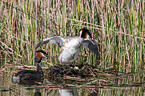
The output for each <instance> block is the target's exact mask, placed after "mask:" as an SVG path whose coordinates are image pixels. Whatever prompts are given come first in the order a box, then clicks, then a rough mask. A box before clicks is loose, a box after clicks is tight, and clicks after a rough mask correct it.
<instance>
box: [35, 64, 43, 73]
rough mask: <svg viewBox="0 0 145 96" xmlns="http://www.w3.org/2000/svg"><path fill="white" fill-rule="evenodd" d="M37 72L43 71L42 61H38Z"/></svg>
mask: <svg viewBox="0 0 145 96" xmlns="http://www.w3.org/2000/svg"><path fill="white" fill-rule="evenodd" d="M36 68H37V72H43V71H42V68H41V64H40V63H36Z"/></svg>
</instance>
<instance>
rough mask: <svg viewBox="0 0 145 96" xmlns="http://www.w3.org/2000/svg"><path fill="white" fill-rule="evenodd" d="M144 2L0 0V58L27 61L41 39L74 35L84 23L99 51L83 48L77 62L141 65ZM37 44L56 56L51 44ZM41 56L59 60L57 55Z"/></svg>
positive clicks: (144, 35) (119, 66)
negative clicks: (94, 51) (97, 53)
mask: <svg viewBox="0 0 145 96" xmlns="http://www.w3.org/2000/svg"><path fill="white" fill-rule="evenodd" d="M144 4H145V1H144V0H1V1H0V17H1V19H0V36H1V38H0V45H1V46H0V50H1V52H0V53H1V58H2V59H4V60H5V63H10V62H14V63H16V64H19V63H20V64H21V63H23V64H27V65H32V64H34V63H33V62H34V60H33V58H34V54H35V46H36V44H37V43H38V42H39V41H40V40H42V39H43V38H47V37H49V36H51V35H60V36H76V35H78V34H79V29H80V28H83V27H86V28H88V29H89V30H90V31H91V33H92V35H93V37H94V38H95V40H96V42H97V44H98V48H99V52H100V55H99V56H95V55H94V54H93V53H92V52H90V51H88V49H87V48H83V49H82V50H85V51H82V52H81V54H80V57H79V59H78V61H80V62H83V61H87V62H88V63H89V64H93V65H95V66H98V67H99V68H103V69H106V68H108V67H111V66H115V67H116V68H117V69H118V70H119V71H123V72H126V71H127V70H126V69H130V70H133V71H136V70H137V69H139V68H143V60H144V54H145V45H144V44H145V12H144V9H145V8H144ZM41 48H42V49H44V50H46V51H47V52H48V54H49V55H53V56H56V57H57V54H58V53H59V48H58V46H57V45H54V44H47V45H43V47H41ZM46 60H47V62H49V63H51V64H55V63H58V61H57V58H54V59H52V58H50V59H46ZM53 61H57V62H55V63H54V62H53ZM47 62H45V63H47ZM48 66H49V65H48Z"/></svg>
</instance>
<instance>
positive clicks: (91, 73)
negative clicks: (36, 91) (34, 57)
mask: <svg viewBox="0 0 145 96" xmlns="http://www.w3.org/2000/svg"><path fill="white" fill-rule="evenodd" d="M45 73H46V74H45V76H46V78H48V80H49V81H51V82H52V83H55V84H58V85H70V84H71V85H72V86H73V85H82V84H85V85H86V84H87V85H100V82H101V84H102V85H103V84H106V83H107V84H110V83H113V82H111V78H118V77H120V76H118V75H117V73H116V71H115V69H114V68H110V69H107V70H101V69H98V68H96V67H94V66H92V65H89V64H88V63H85V64H83V63H82V64H79V65H76V66H73V65H67V64H65V65H61V64H58V65H55V66H52V67H49V69H47V71H46V72H45ZM109 78H110V80H109Z"/></svg>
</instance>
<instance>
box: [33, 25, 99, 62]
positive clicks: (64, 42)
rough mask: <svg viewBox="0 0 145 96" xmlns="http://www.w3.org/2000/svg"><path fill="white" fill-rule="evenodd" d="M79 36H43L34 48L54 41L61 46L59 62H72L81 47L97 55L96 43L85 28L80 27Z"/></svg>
mask: <svg viewBox="0 0 145 96" xmlns="http://www.w3.org/2000/svg"><path fill="white" fill-rule="evenodd" d="M79 32H80V36H79V37H77V36H75V37H72V36H66V37H61V36H53V37H49V38H45V39H43V40H42V41H40V42H39V43H38V44H37V46H36V48H35V49H37V48H38V47H39V46H41V45H43V44H47V43H54V44H57V45H59V46H62V47H61V51H60V54H59V58H58V59H59V62H60V63H65V62H66V63H68V62H73V61H74V60H75V59H76V58H77V57H78V55H79V53H80V50H81V48H82V47H88V48H89V50H91V51H92V52H93V53H95V54H96V55H99V52H98V47H97V45H96V42H95V40H94V39H93V38H92V36H91V34H90V32H89V30H88V29H86V28H82V29H80V30H79Z"/></svg>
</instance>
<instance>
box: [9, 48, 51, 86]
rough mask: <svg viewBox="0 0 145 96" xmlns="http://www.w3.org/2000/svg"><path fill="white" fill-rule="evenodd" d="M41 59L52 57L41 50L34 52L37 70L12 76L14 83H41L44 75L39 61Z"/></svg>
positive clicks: (20, 72) (24, 71)
mask: <svg viewBox="0 0 145 96" xmlns="http://www.w3.org/2000/svg"><path fill="white" fill-rule="evenodd" d="M43 57H52V56H49V55H47V54H46V52H44V51H43V50H38V51H36V55H35V58H34V60H35V63H36V67H37V70H36V71H34V70H22V71H19V72H18V73H16V74H15V75H13V77H12V79H13V82H14V83H24V84H27V83H35V81H43V79H44V73H43V70H42V68H41V64H40V63H41V60H42V58H43Z"/></svg>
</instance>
